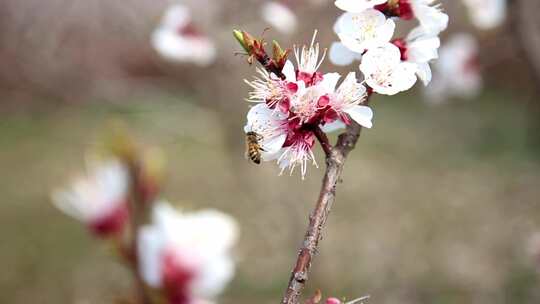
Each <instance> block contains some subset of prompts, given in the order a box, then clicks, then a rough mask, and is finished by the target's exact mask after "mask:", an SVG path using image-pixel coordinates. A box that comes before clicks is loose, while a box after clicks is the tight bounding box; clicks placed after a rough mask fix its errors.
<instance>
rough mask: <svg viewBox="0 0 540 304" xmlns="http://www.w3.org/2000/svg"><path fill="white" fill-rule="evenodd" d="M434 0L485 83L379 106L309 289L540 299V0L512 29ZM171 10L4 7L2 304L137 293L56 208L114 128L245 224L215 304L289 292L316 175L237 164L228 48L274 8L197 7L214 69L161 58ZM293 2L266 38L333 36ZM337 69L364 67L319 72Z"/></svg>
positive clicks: (54, 3) (5, 3) (238, 103)
mask: <svg viewBox="0 0 540 304" xmlns="http://www.w3.org/2000/svg"><path fill="white" fill-rule="evenodd" d="M441 2H442V3H443V6H444V8H445V10H446V11H447V13H448V14H449V15H450V25H449V29H448V30H447V31H446V32H444V33H443V34H442V37H441V38H442V41H443V45H444V41H445V39H446V38H447V37H449V36H451V35H452V33H456V32H469V33H472V34H473V35H474V36H475V37H476V38H477V39H478V41H479V63H480V68H481V71H482V75H483V78H484V80H483V82H484V87H483V90H482V92H481V93H480V94H479V95H478V96H476V97H475V98H471V99H469V100H465V99H449V100H447V101H446V102H445V103H440V104H436V105H434V104H431V103H429V102H426V101H425V100H424V97H423V94H422V88H421V87H420V85H419V84H417V86H416V88H415V89H414V90H412V91H410V92H407V93H403V94H399V95H397V96H394V97H390V98H387V97H382V96H376V97H375V98H374V99H373V102H372V105H373V108H374V111H375V127H374V128H373V129H371V130H368V131H364V132H363V134H362V137H361V139H360V142H359V145H358V147H357V149H356V150H355V151H353V153H352V154H351V156H350V159H349V160H348V163H347V166H346V169H345V172H344V177H343V180H344V182H343V183H342V184H341V185H340V186H339V189H338V196H337V201H336V204H335V205H334V208H333V210H332V214H331V216H330V219H329V222H328V228H327V230H326V232H325V233H324V239H323V241H322V244H321V250H320V254H319V256H317V258H316V260H315V264H314V267H313V274H312V277H311V280H310V281H309V284H308V292H310V291H313V290H314V289H315V288H321V289H322V290H323V292H324V293H325V295H334V296H338V297H341V296H347V297H349V298H354V297H358V296H363V295H367V294H369V295H371V300H370V303H377V304H386V303H400V304H408V303H431V304H436V303H437V304H439V303H440V304H444V303H479V304H483V303H486V304H488V303H489V304H498V303H539V302H540V277H539V276H540V274H539V273H538V272H537V266H538V263H537V262H540V261H539V260H538V253H537V252H540V246H538V248H535V245H534V244H533V243H534V242H532V241H531V240H533V239H534V238H535V237H534V235H535V234H536V233H538V232H539V231H540V187H539V185H540V171H539V169H540V162H539V161H540V154H539V152H540V132H539V131H540V110H539V109H540V106H539V104H538V100H537V99H538V88H539V86H538V82H536V81H535V79H536V80H538V79H540V77H538V75H540V65H539V64H538V59H537V58H535V57H534V56H535V54H540V45H539V44H538V40H540V22H539V21H538V19H537V17H536V16H535V14H534V12H535V11H536V12H537V11H538V9H540V3H538V1H535V0H529V1H527V0H523V1H513V2H510V3H509V7H508V10H507V12H506V13H507V14H506V17H507V18H506V19H505V21H504V22H503V24H502V25H500V26H498V27H496V28H494V29H489V30H478V29H476V28H475V27H474V26H473V25H472V24H471V22H470V20H469V19H468V16H467V14H466V8H465V7H464V5H463V4H462V3H461V2H460V1H451V0H446V1H444V0H443V1H441ZM171 3H172V1H164V0H154V1H143V0H130V1H118V0H86V1H67V0H26V1H18V0H1V1H0V62H1V66H2V67H3V68H2V69H0V96H1V97H0V115H1V117H0V168H1V169H2V171H1V172H0V193H1V194H2V196H1V205H0V223H2V224H1V225H2V229H1V230H0V240H1V242H0V260H1V261H3V263H4V266H3V269H2V271H1V273H0V303H11V304H22V303H81V304H82V303H111V302H113V301H114V300H115V299H116V298H117V297H118V296H122V295H125V294H129V293H130V292H131V291H130V288H131V286H132V281H131V276H130V274H129V272H128V271H127V270H125V269H124V268H123V267H122V266H121V265H120V264H119V263H117V262H116V261H114V259H111V258H110V248H108V247H106V246H104V245H103V244H102V243H101V242H98V241H96V240H95V239H94V238H92V237H91V236H90V235H89V234H88V233H87V231H86V230H85V228H84V227H83V226H82V225H80V224H79V223H77V222H75V221H74V220H72V219H71V218H68V217H66V216H65V215H63V214H61V213H60V212H59V211H58V210H56V209H55V208H54V207H53V206H52V204H51V202H50V191H51V190H52V189H54V188H56V187H58V186H61V185H64V184H66V181H67V180H69V178H70V177H72V176H73V174H75V173H77V172H78V171H80V169H81V168H82V163H83V159H84V155H85V153H86V152H87V151H89V150H92V149H93V148H94V146H95V145H96V144H97V141H98V140H99V138H100V136H101V135H102V134H103V133H104V132H106V131H107V122H108V121H110V120H111V119H121V120H123V121H125V122H126V123H127V124H128V125H129V127H130V128H131V130H132V133H133V134H136V135H137V136H138V139H139V140H140V141H141V142H144V143H145V144H148V145H156V146H160V147H162V148H163V150H164V151H165V153H166V156H167V159H168V169H167V170H168V176H167V182H166V186H165V189H166V190H165V193H164V196H165V197H167V198H168V199H169V200H171V201H172V202H174V203H175V204H176V205H178V206H181V207H184V208H189V209H190V208H203V207H215V208H219V209H221V210H223V211H226V212H228V213H230V214H232V215H234V216H235V217H236V218H237V219H238V220H239V222H240V224H241V228H242V236H241V240H240V244H239V246H238V248H237V252H236V254H237V256H238V271H237V275H236V277H235V279H234V281H233V283H232V284H231V285H230V286H229V288H228V290H227V292H226V293H225V294H224V295H223V297H222V298H221V301H220V302H221V303H254V302H257V303H277V301H279V299H280V298H281V295H282V292H283V290H284V288H285V286H286V283H287V280H288V277H289V273H290V268H291V266H292V263H293V261H294V260H295V258H296V253H297V248H298V246H299V245H300V241H301V239H302V238H303V235H304V229H305V226H306V224H307V215H308V212H309V210H311V208H312V206H313V204H314V202H315V199H316V197H317V195H318V190H319V185H320V180H321V177H322V173H323V172H322V171H323V170H322V169H321V168H319V169H317V168H315V167H313V168H309V170H308V176H307V178H306V180H305V181H302V180H301V179H300V177H299V176H297V175H294V176H292V177H290V176H288V175H285V176H281V177H278V173H279V172H278V168H277V166H275V165H273V164H270V163H266V164H263V165H261V166H255V165H252V164H251V163H249V162H247V161H246V160H245V159H244V144H243V141H244V134H243V131H242V126H243V124H244V120H245V114H246V112H247V110H248V105H247V103H246V102H244V100H243V99H244V98H245V97H247V93H248V87H247V85H245V84H244V83H243V79H244V78H250V77H251V75H252V74H253V73H254V67H250V66H248V65H247V64H246V61H245V58H243V57H242V56H238V55H235V54H234V53H235V52H237V51H239V50H240V49H239V46H238V45H237V43H236V41H234V39H233V38H232V35H231V29H232V28H242V29H245V30H248V31H250V32H252V33H254V34H259V33H262V32H263V31H264V29H265V28H266V27H268V24H266V23H264V22H263V21H262V20H261V17H260V13H259V10H260V6H261V4H262V3H263V1H255V0H249V1H248V0H227V1H225V0H221V1H219V0H197V1H194V0H193V1H185V3H187V4H188V5H189V6H190V7H191V8H192V14H193V16H192V18H193V21H194V23H196V25H197V26H198V27H200V29H201V30H202V31H203V32H205V33H206V34H207V35H208V36H209V37H211V38H212V39H213V40H214V42H215V44H216V47H217V51H218V53H217V58H216V61H215V62H214V63H213V64H211V65H209V66H206V67H200V66H197V65H193V64H189V63H174V62H170V61H167V60H164V59H161V58H160V56H159V55H158V54H157V53H156V52H155V51H154V50H153V49H152V45H151V44H150V35H151V33H152V31H153V29H154V28H155V27H156V25H157V24H158V23H159V20H160V18H161V16H162V15H163V13H164V11H165V9H166V8H167V7H168V5H169V4H171ZM289 4H290V6H291V8H292V9H293V10H294V11H295V12H297V14H298V20H299V27H298V29H297V31H295V32H294V33H293V34H288V35H286V34H282V33H280V32H278V31H275V30H270V31H267V32H266V33H265V37H269V38H275V39H278V40H279V41H280V43H281V45H282V46H284V47H287V46H291V45H292V43H293V42H295V43H308V42H309V40H310V39H311V36H312V33H313V29H314V28H317V29H319V36H318V37H319V38H318V40H319V41H320V42H321V45H322V46H324V47H328V46H329V45H330V44H331V43H332V42H333V41H335V40H336V39H337V38H336V36H335V34H334V33H333V31H332V24H333V23H334V20H335V19H336V17H337V16H338V15H339V14H340V11H339V10H338V9H337V8H335V7H334V5H333V1H329V0H326V1H325V0H319V1H307V0H296V1H292V0H291V1H289ZM334 69H337V70H338V71H342V72H344V71H347V70H351V69H356V67H355V66H349V67H346V68H336V67H334V66H332V65H331V64H330V63H329V62H326V63H325V64H324V65H323V70H326V71H328V70H334ZM317 157H318V159H317V160H318V162H319V163H320V164H323V163H324V160H323V158H322V153H321V151H317ZM535 250H536V251H535Z"/></svg>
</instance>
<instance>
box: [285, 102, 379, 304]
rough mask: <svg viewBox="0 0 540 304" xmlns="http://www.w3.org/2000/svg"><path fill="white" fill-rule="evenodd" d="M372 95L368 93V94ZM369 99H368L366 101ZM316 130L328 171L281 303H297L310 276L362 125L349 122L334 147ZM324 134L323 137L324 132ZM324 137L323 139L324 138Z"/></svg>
mask: <svg viewBox="0 0 540 304" xmlns="http://www.w3.org/2000/svg"><path fill="white" fill-rule="evenodd" d="M368 98H369V95H368ZM366 103H367V101H366ZM317 130H318V131H320V132H318V131H316V132H315V134H316V136H317V139H319V141H320V142H321V145H322V146H323V150H324V151H325V153H326V172H325V174H324V178H323V182H322V186H321V191H320V194H319V198H318V200H317V203H316V205H315V209H314V210H313V211H312V212H311V214H310V216H309V225H308V228H307V231H306V235H305V237H304V241H303V243H302V247H301V248H300V251H299V253H298V258H297V259H296V264H295V266H294V268H293V270H292V274H291V277H290V279H289V285H288V286H287V289H286V291H285V295H284V297H283V300H282V301H281V303H282V304H298V303H299V298H300V295H301V293H302V289H303V288H304V285H305V284H306V281H307V279H308V273H309V270H310V268H311V261H312V259H313V257H314V256H315V254H317V251H318V247H319V241H320V240H321V238H322V229H323V228H324V225H325V223H326V219H327V218H328V215H329V214H330V210H331V209H332V204H333V203H334V199H335V196H336V186H337V184H338V182H340V181H341V173H342V171H343V166H344V164H345V160H346V159H347V155H348V154H349V152H351V151H352V150H353V149H354V147H355V145H356V142H357V141H358V138H359V137H360V131H361V130H362V127H361V126H360V125H359V124H357V123H355V122H353V123H352V124H350V125H349V126H347V130H346V131H345V132H344V133H343V134H341V135H340V136H339V138H338V141H337V143H336V145H335V146H334V147H331V146H330V145H329V144H328V139H327V138H326V135H325V134H324V133H323V132H322V130H320V128H318V129H317ZM321 134H322V135H324V137H322V135H321ZM321 139H322V140H321Z"/></svg>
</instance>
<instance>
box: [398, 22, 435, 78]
mask: <svg viewBox="0 0 540 304" xmlns="http://www.w3.org/2000/svg"><path fill="white" fill-rule="evenodd" d="M392 43H393V44H394V45H396V46H397V47H398V48H399V50H400V52H401V60H402V61H405V62H410V63H413V64H415V65H416V75H417V76H418V78H420V80H422V82H423V83H424V85H428V84H429V82H430V81H431V68H430V66H429V62H430V61H431V60H433V59H436V58H438V57H439V55H438V49H439V47H440V45H441V41H440V39H439V37H438V36H437V35H434V34H432V33H429V32H426V31H425V30H424V28H423V27H420V26H419V27H416V28H415V29H413V30H412V31H411V32H410V33H409V35H408V36H407V38H406V39H396V40H394V41H392Z"/></svg>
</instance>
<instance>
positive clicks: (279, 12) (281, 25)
mask: <svg viewBox="0 0 540 304" xmlns="http://www.w3.org/2000/svg"><path fill="white" fill-rule="evenodd" d="M261 16H262V18H263V19H264V21H266V22H268V23H269V24H270V25H272V26H273V27H274V28H276V29H277V30H278V31H280V32H282V33H285V34H291V33H293V32H294V31H295V30H296V28H297V25H298V20H297V17H296V14H295V13H294V12H293V11H292V10H291V9H290V8H289V7H288V6H286V5H285V4H282V3H279V2H277V1H268V2H265V3H264V4H263V6H262V8H261Z"/></svg>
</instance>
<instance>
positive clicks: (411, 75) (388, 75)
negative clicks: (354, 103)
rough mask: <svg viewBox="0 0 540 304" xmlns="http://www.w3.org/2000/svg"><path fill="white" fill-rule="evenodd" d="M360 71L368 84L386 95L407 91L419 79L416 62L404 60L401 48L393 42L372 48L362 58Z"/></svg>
mask: <svg viewBox="0 0 540 304" xmlns="http://www.w3.org/2000/svg"><path fill="white" fill-rule="evenodd" d="M360 71H362V73H363V74H364V77H365V81H366V83H367V85H369V86H370V87H371V88H372V89H373V91H375V92H377V93H379V94H384V95H394V94H397V93H399V92H402V91H406V90H408V89H410V88H411V87H412V86H413V85H414V84H415V83H416V80H417V78H416V75H415V74H416V71H417V66H416V64H414V63H411V62H407V61H402V60H401V52H400V50H399V48H398V47H397V46H395V45H394V44H392V43H384V44H381V45H379V46H377V47H374V48H371V49H370V50H369V51H368V52H367V53H366V54H365V55H364V56H363V58H362V63H360Z"/></svg>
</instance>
